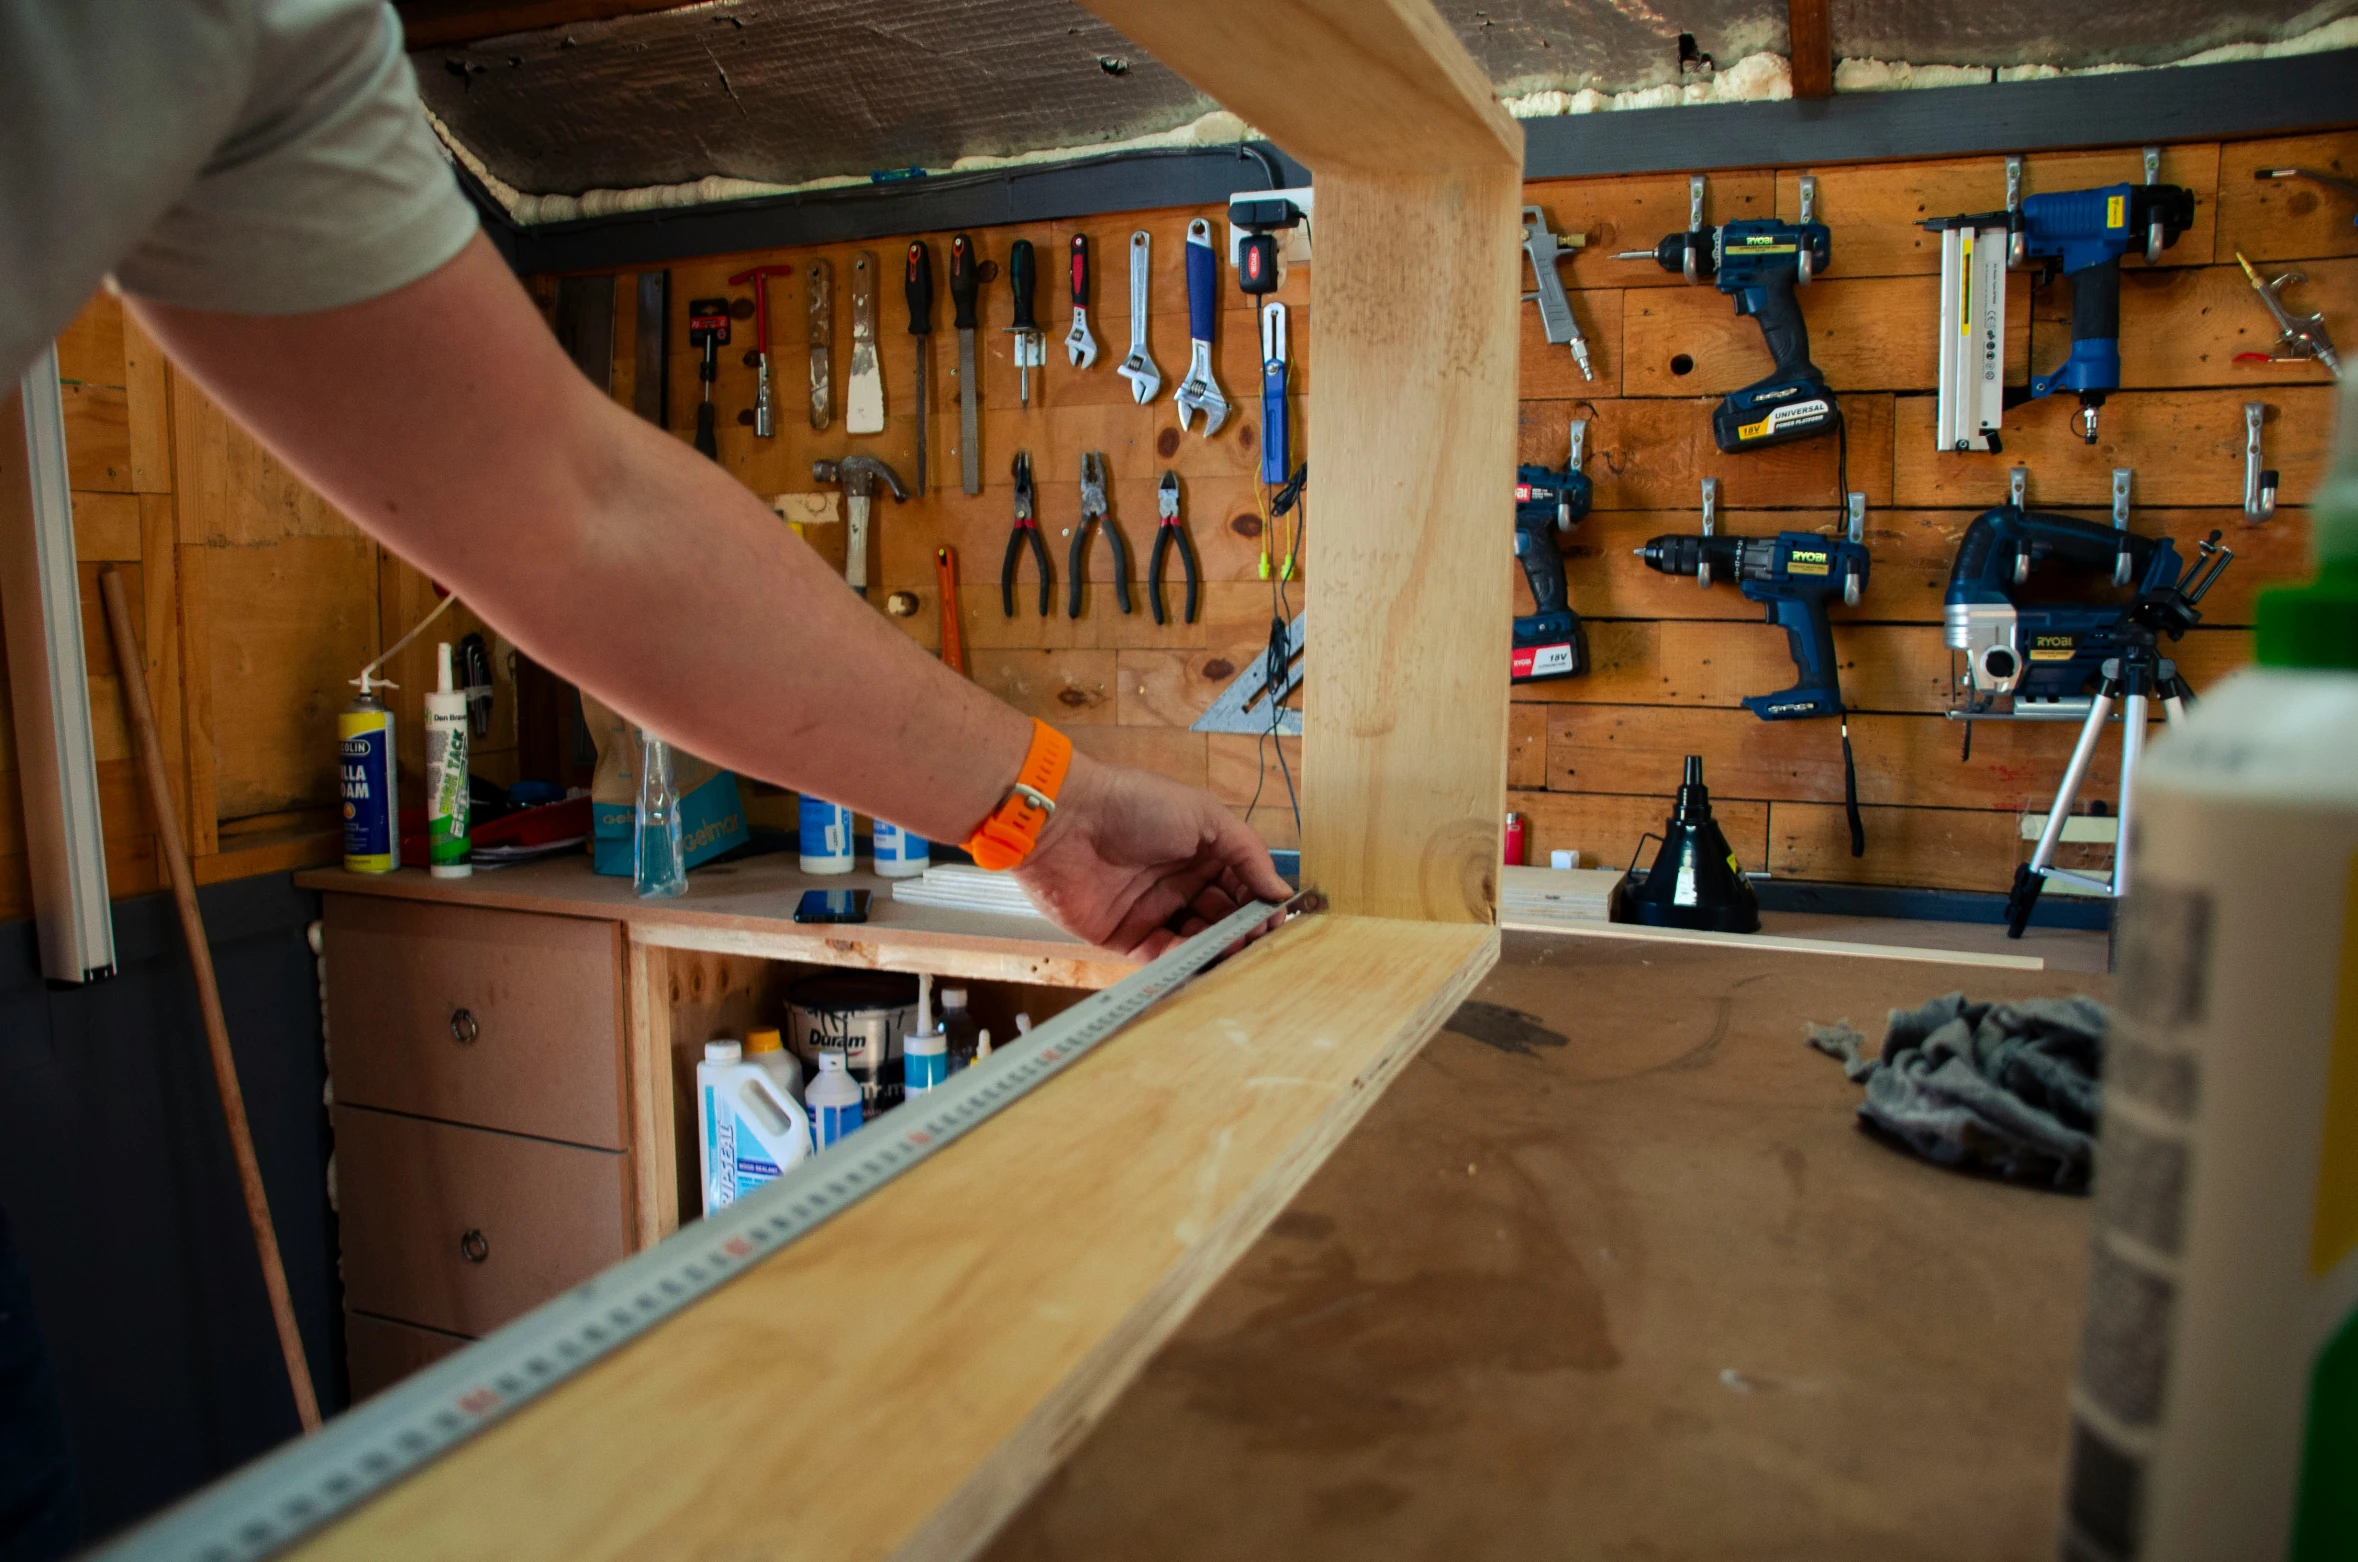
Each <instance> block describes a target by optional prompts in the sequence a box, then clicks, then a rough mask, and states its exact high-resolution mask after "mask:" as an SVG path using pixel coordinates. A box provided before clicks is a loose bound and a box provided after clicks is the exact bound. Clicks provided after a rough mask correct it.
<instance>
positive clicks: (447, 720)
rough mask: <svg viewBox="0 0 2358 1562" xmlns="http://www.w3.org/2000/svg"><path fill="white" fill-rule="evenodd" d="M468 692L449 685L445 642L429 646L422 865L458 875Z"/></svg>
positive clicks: (464, 870)
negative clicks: (431, 676)
mask: <svg viewBox="0 0 2358 1562" xmlns="http://www.w3.org/2000/svg"><path fill="white" fill-rule="evenodd" d="M467 825H468V819H467V697H466V695H464V694H462V693H460V692H459V691H458V690H457V689H456V688H453V687H452V686H451V676H450V642H449V641H448V640H445V641H443V642H442V643H441V644H439V645H437V646H436V647H435V648H434V692H433V693H431V694H429V695H427V696H426V871H427V872H428V873H430V874H431V875H433V876H434V877H435V878H438V879H463V878H466V877H467V876H468V875H470V874H472V873H473V872H474V871H475V865H474V864H473V863H472V862H469V861H468V860H467V858H468V844H467Z"/></svg>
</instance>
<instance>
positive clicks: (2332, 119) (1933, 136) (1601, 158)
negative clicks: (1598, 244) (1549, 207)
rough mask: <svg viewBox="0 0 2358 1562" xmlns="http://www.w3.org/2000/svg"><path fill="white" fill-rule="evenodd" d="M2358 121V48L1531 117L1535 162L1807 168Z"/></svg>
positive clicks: (1596, 169) (1561, 174)
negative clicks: (2105, 72)
mask: <svg viewBox="0 0 2358 1562" xmlns="http://www.w3.org/2000/svg"><path fill="white" fill-rule="evenodd" d="M2354 121H2358V49H2342V50H2336V51H2333V52H2331V53H2326V54H2303V55H2293V56H2289V57H2287V58H2284V59H2277V60H2244V61H2238V62H2236V63H2234V64H2228V65H2188V66H2177V67H2170V68H2166V69H2161V70H2144V71H2129V72H2125V73H2123V74H2121V75H2118V76H2064V77H2058V78H2055V79H2053V80H2048V81H2010V82H1991V83H1985V84H1982V85H1978V86H1968V87H1932V88H1926V89H1923V90H1919V91H1907V92H1858V93H1851V94H1848V95H1845V96H1836V97H1832V98H1822V99H1818V100H1815V101H1809V102H1804V101H1801V100H1799V99H1794V100H1790V101H1787V102H1782V103H1727V104H1713V105H1710V106H1707V107H1704V106H1698V107H1694V108H1685V109H1677V110H1661V109H1640V110H1625V111H1623V112H1620V113H1613V114H1567V115H1562V116H1560V117H1557V118H1553V119H1527V120H1525V121H1524V122H1523V134H1524V153H1523V163H1524V175H1525V177H1527V178H1531V179H1568V178H1578V177H1585V176H1589V175H1595V174H1634V173H1662V172H1666V171H1672V170H1675V171H1678V172H1687V171H1690V170H1703V169H1711V168H1758V167H1763V166H1766V165H1771V164H1774V165H1777V166H1780V167H1788V168H1789V167H1799V166H1806V165H1808V164H1811V163H1856V162H1871V161H1875V160H1878V159H1882V158H1910V157H1960V156H1970V155H1974V154H1978V153H1988V154H1992V155H1995V154H1999V153H2006V152H2031V151H2037V150H2040V149H2041V148H2056V147H2087V146H2140V145H2146V144H2149V143H2153V142H2162V141H2208V140H2217V139H2223V138H2228V137H2235V136H2254V135H2278V134H2283V133H2285V132H2289V131H2298V130H2315V129H2320V128H2323V127H2326V126H2332V125H2347V124H2350V123H2352V122H2354Z"/></svg>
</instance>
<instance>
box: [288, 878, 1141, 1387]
mask: <svg viewBox="0 0 2358 1562" xmlns="http://www.w3.org/2000/svg"><path fill="white" fill-rule="evenodd" d="M297 882H298V883H300V884H301V885H303V886H304V887H305V888H307V889H314V890H318V891H320V892H321V894H322V897H323V905H324V909H323V913H322V921H323V923H324V929H323V932H324V945H323V952H324V960H325V966H326V998H327V1030H328V1063H329V1082H330V1090H331V1093H332V1098H333V1102H334V1105H333V1109H332V1110H333V1119H334V1127H335V1134H336V1188H337V1195H338V1214H339V1217H340V1219H339V1232H340V1242H341V1248H342V1255H341V1256H342V1261H343V1264H342V1267H343V1275H344V1297H345V1338H346V1361H347V1366H348V1368H349V1371H350V1377H351V1384H352V1391H353V1395H354V1397H355V1398H360V1397H363V1396H365V1395H367V1394H369V1393H372V1392H374V1391H375V1390H377V1389H379V1388H382V1387H384V1386H386V1385H388V1384H390V1383H392V1382H394V1381H395V1380H397V1379H399V1378H401V1377H403V1376H406V1375H407V1374H408V1373H410V1372H411V1371H414V1370H416V1369H417V1368H418V1367H421V1366H424V1365H425V1364H427V1363H428V1362H431V1361H434V1360H437V1359H439V1358H441V1357H442V1356H445V1355H448V1354H449V1353H450V1352H452V1351H454V1350H456V1349H458V1348H459V1347H460V1346H462V1345H464V1344H465V1343H466V1342H467V1341H468V1340H469V1339H473V1338H477V1337H479V1336H481V1335H483V1334H486V1333H489V1332H490V1331H491V1330H492V1329H494V1328H497V1327H498V1326H499V1325H501V1324H503V1323H506V1322H508V1321H509V1320H511V1319H513V1318H517V1317H520V1316H522V1315H523V1314H524V1313H526V1312H528V1311H530V1310H531V1309H532V1308H533V1307H535V1306H537V1305H539V1304H540V1303H541V1302H543V1301H546V1300H547V1299H548V1298H549V1297H551V1296H554V1295H556V1294H557V1293H558V1292H560V1291H562V1290H565V1289H566V1288H568V1287H570V1286H572V1285H575V1284H577V1283H579V1282H580V1281H582V1280H586V1279H588V1278H589V1277H590V1276H591V1275H593V1274H595V1273H597V1272H598V1271H599V1270H601V1269H604V1268H606V1267H608V1266H609V1265H611V1264H614V1263H617V1262H619V1261H620V1260H622V1259H623V1258H625V1257H627V1256H628V1255H630V1254H631V1253H634V1252H637V1251H639V1250H640V1249H641V1248H644V1247H646V1246H649V1245H650V1244H652V1243H654V1242H657V1241H659V1240H661V1239H662V1238H663V1237H664V1236H666V1235H668V1234H669V1233H670V1232H672V1231H673V1230H675V1229H677V1227H678V1225H679V1223H680V1221H681V1220H682V1219H692V1218H694V1216H695V1215H696V1213H697V1209H698V1203H697V1200H698V1194H697V1177H696V1144H695V1134H694V1125H695V1120H696V1114H695V1104H694V1099H693V1087H694V1082H695V1070H696V1063H697V1061H698V1059H699V1058H701V1056H702V1055H703V1048H704V1043H705V1042H706V1041H708V1040H710V1039H712V1038H714V1037H716V1036H734V1037H742V1036H743V1035H744V1033H745V1031H746V1030H747V1029H749V1028H750V1027H752V1026H755V1025H777V1026H781V1027H782V1026H783V1025H784V1023H785V1004H786V996H785V992H786V988H787V987H788V986H789V985H791V984H792V983H793V982H794V981H795V980H796V979H798V978H800V977H802V976H806V975H809V974H811V973H812V972H814V971H817V970H821V969H824V968H827V967H857V968H866V969H872V970H886V971H899V972H909V973H924V974H928V975H931V976H934V977H936V978H941V979H945V980H948V981H951V982H964V983H968V984H971V985H970V991H971V992H972V995H973V1007H974V1009H975V1012H976V1017H977V1020H978V1023H980V1024H982V1025H984V1026H987V1027H991V1028H992V1029H993V1030H994V1032H995V1033H996V1034H998V1035H1000V1036H1002V1037H1004V1036H1008V1035H1011V1034H1012V1033H1013V1028H1014V1027H1013V1019H1014V1016H1015V1014H1016V1013H1018V1012H1024V1013H1028V1014H1030V1015H1031V1016H1032V1017H1033V1018H1034V1019H1046V1018H1047V1017H1049V1016H1050V1015H1052V1014H1054V1013H1056V1012H1058V1011H1059V1010H1060V1009H1062V1008H1063V1007H1065V1006H1066V1005H1067V1004H1069V1003H1071V1002H1073V1001H1075V1000H1076V999H1077V998H1078V997H1079V996H1080V995H1081V994H1082V993H1084V992H1086V991H1088V990H1092V989H1095V988H1099V987H1104V986H1107V985H1110V984H1111V983H1113V982H1115V981H1118V980H1119V979H1120V978H1121V977H1122V976H1124V975H1126V974H1127V973H1128V972H1129V971H1130V970H1132V969H1133V968H1134V967H1133V963H1132V962H1129V961H1126V960H1122V959H1120V958H1118V957H1115V956H1112V955H1109V954H1107V953H1106V952H1105V951H1103V950H1100V949H1094V948H1092V947H1090V946H1089V945H1087V944H1084V943H1082V942H1080V941H1079V940H1078V939H1075V938H1073V937H1071V936H1070V935H1069V934H1066V933H1064V932H1063V931H1061V930H1060V929H1058V928H1057V927H1055V926H1054V925H1053V924H1052V923H1049V922H1046V921H1038V920H1032V919H1029V918H1022V917H1007V916H993V915H988V914H984V913H978V912H965V911H952V910H945V909H941V908H936V907H927V906H913V905H907V904H904V903H902V902H899V901H896V900H894V899H893V898H892V887H891V881H889V880H886V879H882V878H879V877H877V876H875V875H873V874H868V873H853V874H831V875H826V876H818V875H810V874H805V873H802V872H801V871H800V870H799V867H798V866H797V859H796V858H795V857H794V856H793V855H792V854H790V853H777V854H773V855H768V856H754V857H747V858H743V859H739V860H737V861H734V862H726V863H717V864H712V865H709V866H706V867H702V868H698V869H696V870H695V871H693V872H692V873H690V874H689V876H688V892H687V894H686V895H684V896H681V897H679V898H677V899H673V900H657V901H642V900H640V899H639V898H638V897H637V896H636V895H635V894H633V893H632V890H631V882H630V880H628V879H625V878H610V877H609V878H601V877H599V876H597V875H595V874H593V873H591V872H590V869H589V864H588V861H587V859H586V858H581V857H571V856H568V857H564V858H559V859H551V860H547V861H543V862H538V863H533V864H529V865H525V866H520V867H515V868H506V869H502V870H500V871H498V872H480V873H477V874H475V875H473V876H472V877H468V878H463V879H437V878H432V877H430V876H428V875H427V874H426V873H425V872H423V871H422V870H419V869H414V868H407V869H402V870H400V871H397V872H394V873H390V874H359V873H346V872H344V871H342V870H341V869H321V870H317V871H313V872H307V873H304V874H301V875H299V876H298V879H297ZM807 889H865V890H868V891H870V892H871V895H872V897H873V898H872V901H871V904H870V909H869V916H870V920H869V921H868V922H867V923H865V924H861V925H856V926H816V925H812V926H806V925H802V924H798V923H796V922H795V921H794V920H793V915H794V907H795V904H796V903H797V902H798V901H799V900H800V899H801V897H802V893H803V891H805V890H807Z"/></svg>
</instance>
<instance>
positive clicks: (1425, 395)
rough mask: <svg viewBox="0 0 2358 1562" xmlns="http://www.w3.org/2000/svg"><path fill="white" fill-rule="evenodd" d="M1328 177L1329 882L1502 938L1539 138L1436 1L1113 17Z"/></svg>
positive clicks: (1319, 519)
mask: <svg viewBox="0 0 2358 1562" xmlns="http://www.w3.org/2000/svg"><path fill="white" fill-rule="evenodd" d="M1091 9H1093V10H1095V11H1096V12H1097V13H1098V14H1099V15H1100V16H1102V17H1104V18H1105V19H1106V20H1107V21H1109V22H1111V23H1112V24H1113V25H1114V26H1116V27H1119V28H1120V29H1122V31H1123V32H1125V33H1127V34H1129V35H1130V36H1131V37H1132V38H1134V39H1136V40H1137V41H1138V42H1139V43H1140V44H1141V45H1143V46H1144V47H1145V48H1146V50H1147V52H1149V53H1150V54H1152V55H1153V56H1154V57H1155V58H1156V59H1158V60H1160V61H1161V62H1162V63H1164V64H1165V65H1168V66H1169V67H1171V69H1173V70H1175V71H1177V72H1178V73H1179V74H1180V75H1181V76H1183V77H1185V78H1187V80H1189V81H1190V82H1192V83H1194V84H1195V85H1196V86H1198V87H1200V88H1202V89H1203V90H1204V91H1205V92H1208V93H1210V94H1211V95H1212V96H1213V97H1215V98H1218V99H1219V100H1220V101H1221V102H1222V103H1223V104H1225V105H1227V106H1228V107H1229V108H1231V109H1233V110H1235V111H1236V112H1237V113H1239V114H1241V115H1242V116H1244V118H1245V119H1246V120H1247V121H1249V122H1250V123H1252V124H1254V125H1257V126H1259V127H1260V128H1262V129H1263V130H1265V131H1267V132H1268V133H1269V134H1270V135H1271V136H1272V137H1274V138H1275V139H1276V140H1277V141H1278V142H1280V143H1281V144H1283V145H1284V146H1285V147H1286V148H1287V150H1288V151H1290V152H1292V153H1293V154H1294V155H1295V156H1297V157H1300V158H1302V159H1303V161H1305V162H1306V163H1308V164H1309V165H1311V166H1312V167H1313V168H1315V169H1316V170H1317V188H1318V208H1317V213H1316V228H1317V241H1316V243H1317V259H1316V261H1315V262H1314V263H1313V264H1312V266H1311V268H1310V276H1311V281H1310V299H1311V307H1310V312H1311V314H1312V316H1313V317H1314V318H1315V319H1316V320H1317V322H1318V376H1319V394H1318V395H1317V396H1316V397H1315V398H1314V399H1313V400H1312V403H1311V407H1310V420H1309V421H1310V441H1309V442H1310V444H1311V446H1312V447H1314V448H1315V449H1316V450H1317V451H1318V463H1317V473H1316V480H1315V481H1314V482H1313V484H1312V485H1311V489H1310V498H1309V511H1310V514H1311V516H1312V517H1313V520H1312V525H1311V531H1310V536H1311V538H1312V542H1311V551H1312V562H1313V566H1314V567H1313V568H1312V569H1311V570H1310V583H1309V589H1308V592H1307V598H1308V611H1309V615H1310V621H1311V622H1312V623H1313V624H1315V625H1317V626H1318V627H1317V628H1316V630H1315V631H1313V635H1312V640H1311V649H1310V652H1309V656H1308V658H1307V668H1308V672H1307V675H1306V682H1305V688H1304V693H1303V710H1304V713H1305V715H1304V726H1305V737H1304V742H1303V788H1302V831H1303V834H1302V863H1303V873H1304V876H1305V882H1307V883H1311V884H1315V885H1316V886H1317V887H1318V888H1320V889H1321V890H1323V891H1325V893H1326V895H1327V896H1328V898H1329V900H1330V901H1331V902H1332V903H1333V905H1334V906H1335V908H1336V909H1337V910H1339V911H1345V912H1352V913H1358V914H1363V915H1370V916H1389V917H1421V918H1430V919H1434V920H1440V921H1483V922H1486V921H1488V920H1490V918H1491V916H1492V914H1493V912H1492V908H1493V906H1494V904H1495V902H1496V899H1497V884H1496V880H1497V868H1498V862H1499V829H1500V815H1501V812H1502V810H1503V808H1504V798H1505V789H1506V761H1505V753H1506V721H1507V709H1506V707H1507V701H1506V685H1505V683H1504V681H1503V680H1502V679H1501V678H1500V676H1499V668H1500V666H1501V665H1502V664H1503V663H1504V661H1505V660H1506V657H1507V651H1508V642H1509V627H1508V624H1509V619H1510V618H1511V616H1512V611H1513V607H1512V603H1513V598H1512V591H1511V585H1510V574H1511V572H1509V571H1503V570H1500V569H1499V568H1497V562H1498V550H1499V547H1500V542H1499V539H1501V538H1502V537H1506V536H1509V535H1511V533H1512V529H1513V513H1512V512H1513V504H1512V501H1511V497H1510V493H1509V488H1510V484H1509V478H1508V474H1509V473H1510V472H1511V471H1512V470H1513V467H1514V464H1515V433H1516V408H1515V361H1516V350H1517V344H1518V337H1517V318H1516V311H1517V308H1518V303H1517V299H1518V294H1519V290H1520V281H1519V278H1520V273H1519V271H1518V267H1519V266H1520V264H1521V257H1520V254H1519V252H1518V250H1517V247H1516V246H1517V243H1518V240H1519V236H1520V232H1521V228H1520V222H1521V217H1520V208H1521V204H1522V183H1521V181H1522V167H1523V137H1522V130H1521V127H1520V126H1518V125H1517V124H1516V123H1515V122H1514V121H1513V120H1512V119H1511V118H1509V117H1508V115H1507V114H1506V112H1505V110H1504V109H1502V108H1501V107H1500V106H1499V104H1498V100H1497V98H1496V96H1495V95H1494V94H1493V92H1492V90H1491V86H1490V82H1489V80H1488V78H1487V77H1486V76H1484V75H1483V73H1482V71H1481V69H1480V67H1478V66H1477V65H1475V63H1474V61H1473V59H1472V57H1471V56H1470V55H1468V54H1467V53H1466V51H1465V49H1464V47H1463V46H1462V45H1461V44H1459V42H1458V41H1457V38H1456V35H1455V34H1453V33H1452V32H1451V31H1450V30H1449V28H1448V25H1447V24H1446V23H1444V22H1443V21H1442V20H1441V18H1440V16H1439V15H1438V14H1437V13H1435V12H1434V11H1433V9H1432V8H1431V6H1429V5H1427V4H1425V3H1423V0H1294V3H1292V4H1248V3H1244V0H1224V3H1220V4H1212V5H1201V6H1185V7H1181V6H1172V5H1170V4H1168V3H1167V0H1091Z"/></svg>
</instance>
